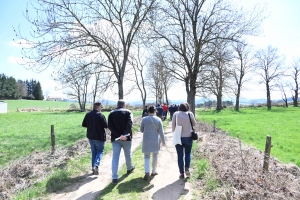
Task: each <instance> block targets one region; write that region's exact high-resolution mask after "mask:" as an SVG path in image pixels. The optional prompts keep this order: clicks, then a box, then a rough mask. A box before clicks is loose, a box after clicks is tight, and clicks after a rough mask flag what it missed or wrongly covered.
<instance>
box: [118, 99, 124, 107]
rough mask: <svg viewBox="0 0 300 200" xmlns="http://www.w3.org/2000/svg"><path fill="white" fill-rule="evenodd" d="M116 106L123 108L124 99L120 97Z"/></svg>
mask: <svg viewBox="0 0 300 200" xmlns="http://www.w3.org/2000/svg"><path fill="white" fill-rule="evenodd" d="M117 106H118V108H124V106H125V101H124V100H123V99H120V100H119V101H118V104H117Z"/></svg>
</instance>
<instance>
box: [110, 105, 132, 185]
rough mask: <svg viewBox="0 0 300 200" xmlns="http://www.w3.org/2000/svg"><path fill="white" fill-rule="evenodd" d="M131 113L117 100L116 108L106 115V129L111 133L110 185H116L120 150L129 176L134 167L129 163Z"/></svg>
mask: <svg viewBox="0 0 300 200" xmlns="http://www.w3.org/2000/svg"><path fill="white" fill-rule="evenodd" d="M132 119H133V117H132V113H131V111H130V110H128V109H126V105H125V101H124V100H119V101H118V103H117V108H116V109H114V110H113V111H111V112H110V114H109V115H108V128H109V130H110V131H111V142H112V149H113V156H112V183H113V184H117V183H118V167H119V157H120V152H121V149H123V151H124V154H125V160H126V167H127V174H130V173H131V172H132V171H133V170H134V169H135V166H134V165H132V163H131V139H132V124H133V123H132Z"/></svg>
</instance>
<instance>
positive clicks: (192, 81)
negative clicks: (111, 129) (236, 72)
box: [152, 0, 264, 112]
mask: <svg viewBox="0 0 300 200" xmlns="http://www.w3.org/2000/svg"><path fill="white" fill-rule="evenodd" d="M155 16H157V18H156V19H155V20H153V22H152V29H153V32H154V33H155V34H154V36H153V38H154V39H156V40H159V41H160V43H161V46H162V47H163V48H164V49H165V50H166V51H172V55H173V57H172V58H170V62H171V63H172V67H170V69H169V70H171V71H172V72H173V73H174V74H176V77H177V79H178V80H180V81H183V82H184V83H185V88H186V93H187V101H188V103H189V104H190V109H191V111H193V112H195V95H196V89H197V88H198V87H201V86H202V82H200V80H201V78H204V77H200V78H199V76H198V75H199V74H202V73H203V72H204V71H205V68H204V66H205V65H206V64H207V63H209V62H210V61H211V59H212V58H211V56H212V54H213V52H214V50H215V49H216V46H215V42H216V40H230V41H237V40H239V39H240V38H241V37H243V36H244V35H253V34H254V35H255V34H257V30H258V28H259V27H260V24H261V21H262V20H263V18H264V17H262V10H261V9H256V10H253V11H251V12H246V11H244V10H243V9H240V8H238V7H235V6H234V5H233V4H231V3H229V2H228V1H225V0H215V1H208V0H201V1H189V0H182V1H177V0H166V1H164V2H163V3H162V4H161V8H160V10H159V11H158V13H157V14H156V15H155ZM155 16H154V17H153V18H155ZM203 74H204V73H203Z"/></svg>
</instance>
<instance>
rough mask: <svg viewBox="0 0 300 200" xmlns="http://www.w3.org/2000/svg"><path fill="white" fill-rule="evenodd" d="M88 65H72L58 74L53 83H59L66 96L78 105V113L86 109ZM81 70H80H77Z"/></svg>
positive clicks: (88, 78) (89, 76)
mask: <svg viewBox="0 0 300 200" xmlns="http://www.w3.org/2000/svg"><path fill="white" fill-rule="evenodd" d="M89 67H90V65H89V64H84V63H73V65H70V66H67V67H65V68H64V70H62V68H61V70H60V71H59V72H58V75H57V76H56V77H57V78H55V81H59V82H60V83H61V84H62V85H64V88H65V90H66V94H67V95H68V96H69V97H70V98H71V99H75V100H77V101H78V103H79V107H80V111H82V112H84V111H85V108H86V102H87V95H88V85H89V81H90V78H91V74H90V69H89ZM79 68H81V70H79Z"/></svg>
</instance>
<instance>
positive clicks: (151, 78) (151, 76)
mask: <svg viewBox="0 0 300 200" xmlns="http://www.w3.org/2000/svg"><path fill="white" fill-rule="evenodd" d="M161 77H162V66H161V65H160V64H159V63H158V62H157V60H155V61H153V60H152V61H151V63H150V65H149V67H148V68H147V75H146V79H147V80H146V83H147V85H148V88H149V91H150V92H151V93H152V94H153V95H154V96H155V103H156V104H162V103H163V96H164V90H163V84H162V82H161Z"/></svg>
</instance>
